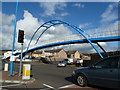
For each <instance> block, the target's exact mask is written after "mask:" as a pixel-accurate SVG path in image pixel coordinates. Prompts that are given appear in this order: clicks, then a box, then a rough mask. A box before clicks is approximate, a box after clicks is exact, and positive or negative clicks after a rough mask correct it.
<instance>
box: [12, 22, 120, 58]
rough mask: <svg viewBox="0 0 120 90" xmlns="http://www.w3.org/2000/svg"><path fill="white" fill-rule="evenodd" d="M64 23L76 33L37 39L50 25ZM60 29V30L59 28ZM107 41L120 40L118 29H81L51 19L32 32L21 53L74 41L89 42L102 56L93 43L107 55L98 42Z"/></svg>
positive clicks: (17, 52)
mask: <svg viewBox="0 0 120 90" xmlns="http://www.w3.org/2000/svg"><path fill="white" fill-rule="evenodd" d="M60 24H63V25H66V26H67V27H70V28H71V29H73V30H74V31H75V32H77V34H72V35H70V36H66V37H60V38H59V39H57V40H56V39H52V40H48V41H46V42H44V41H42V42H40V43H38V42H39V40H40V38H41V37H42V35H43V34H44V33H45V32H46V31H47V30H50V28H51V27H53V26H54V27H55V26H57V25H60ZM116 27H118V26H116ZM41 28H42V32H41V33H40V34H39V37H38V38H37V39H36V42H35V44H34V45H31V42H32V40H33V38H34V37H35V35H36V34H37V33H38V31H39V30H40V29H41ZM61 31H62V30H61ZM109 41H120V36H119V34H118V30H117V29H116V30H108V29H105V30H99V31H92V30H89V31H88V30H87V31H84V30H81V29H80V28H78V27H77V26H75V25H72V24H69V23H67V22H64V21H61V20H51V21H48V22H46V23H44V24H42V25H41V26H40V27H39V28H38V29H37V30H36V31H35V32H34V34H33V36H32V37H31V39H30V41H29V43H28V46H27V48H26V49H25V50H24V51H23V55H25V54H26V53H28V52H32V51H35V50H38V49H44V48H48V47H54V46H59V45H67V44H76V43H90V45H91V46H92V47H93V48H94V49H95V51H96V52H97V53H98V54H99V55H100V57H101V58H103V56H102V55H101V53H100V51H99V50H98V49H97V48H96V46H95V43H96V44H97V45H98V46H99V47H100V48H101V49H102V50H103V52H104V53H105V54H106V56H109V55H108V54H107V52H106V51H105V50H104V49H103V48H102V46H101V45H100V44H99V43H98V42H109ZM20 53H21V52H20V51H16V52H14V55H18V54H20Z"/></svg>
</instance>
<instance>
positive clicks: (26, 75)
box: [22, 64, 31, 79]
mask: <svg viewBox="0 0 120 90" xmlns="http://www.w3.org/2000/svg"><path fill="white" fill-rule="evenodd" d="M30 68H31V65H30V64H23V73H22V79H30Z"/></svg>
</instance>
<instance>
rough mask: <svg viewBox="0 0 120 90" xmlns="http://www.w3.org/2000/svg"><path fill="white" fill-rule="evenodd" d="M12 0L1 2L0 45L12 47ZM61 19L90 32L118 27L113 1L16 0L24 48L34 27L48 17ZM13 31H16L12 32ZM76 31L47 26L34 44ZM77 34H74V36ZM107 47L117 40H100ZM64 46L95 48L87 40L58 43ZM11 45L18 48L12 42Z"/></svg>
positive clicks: (114, 46) (90, 50) (88, 50)
mask: <svg viewBox="0 0 120 90" xmlns="http://www.w3.org/2000/svg"><path fill="white" fill-rule="evenodd" d="M15 6H16V2H2V11H0V17H2V20H1V19H0V20H1V22H2V25H1V26H2V35H0V37H1V38H2V49H12V39H13V30H14V20H15ZM54 19H57V20H62V21H65V22H68V23H70V24H72V25H76V26H77V27H79V28H81V29H82V30H84V31H85V32H88V31H90V33H91V34H93V33H95V32H100V31H108V32H109V30H113V31H114V30H118V22H119V20H118V3H117V2H19V7H18V16H17V32H18V30H19V29H23V30H24V31H25V34H26V36H25V40H24V42H25V43H24V48H26V46H27V44H28V41H29V40H30V37H32V35H33V33H34V32H35V30H36V29H37V28H38V27H39V26H40V25H42V24H43V23H45V22H47V21H49V20H54ZM41 31H42V29H41V30H39V32H38V33H37V34H36V35H35V37H34V39H33V41H32V44H31V45H34V43H35V41H36V39H37V38H38V36H39V34H40V33H41ZM16 34H17V33H16ZM76 34H77V33H76V32H75V31H74V30H71V29H70V28H69V27H67V26H65V25H58V26H56V27H52V28H50V29H49V30H48V31H46V32H45V33H44V35H43V36H42V37H41V39H40V41H39V42H38V44H44V43H49V42H54V40H64V39H66V38H71V37H70V36H75V35H76ZM75 37H77V35H76V36H75ZM100 44H101V45H102V46H103V47H104V48H105V49H106V50H107V51H111V50H114V51H115V50H118V42H109V43H106V42H101V43H100ZM57 48H64V49H65V50H79V51H80V52H83V53H93V52H95V50H93V48H92V47H91V45H89V44H74V45H65V46H59V47H57ZM15 49H16V50H19V49H20V44H19V43H17V35H16V43H15Z"/></svg>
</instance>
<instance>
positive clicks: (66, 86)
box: [58, 84, 75, 89]
mask: <svg viewBox="0 0 120 90" xmlns="http://www.w3.org/2000/svg"><path fill="white" fill-rule="evenodd" d="M73 85H75V84H70V85H65V86H62V87H59V88H58V89H62V88H68V87H71V86H73Z"/></svg>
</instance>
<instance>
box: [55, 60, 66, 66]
mask: <svg viewBox="0 0 120 90" xmlns="http://www.w3.org/2000/svg"><path fill="white" fill-rule="evenodd" d="M66 65H67V63H66V62H65V61H61V62H59V63H58V65H57V66H58V67H66Z"/></svg>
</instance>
